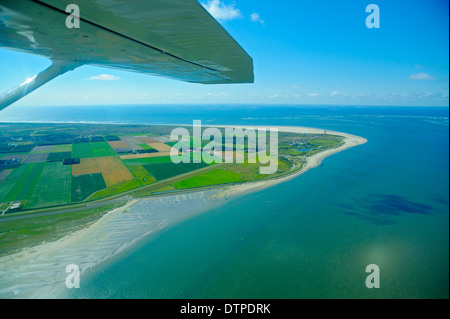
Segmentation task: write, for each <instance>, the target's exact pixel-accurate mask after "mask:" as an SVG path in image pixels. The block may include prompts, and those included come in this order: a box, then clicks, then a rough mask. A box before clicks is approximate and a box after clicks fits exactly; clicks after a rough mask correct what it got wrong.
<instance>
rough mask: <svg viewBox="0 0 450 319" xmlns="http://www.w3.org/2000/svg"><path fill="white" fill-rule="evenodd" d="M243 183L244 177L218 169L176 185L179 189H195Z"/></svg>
mask: <svg viewBox="0 0 450 319" xmlns="http://www.w3.org/2000/svg"><path fill="white" fill-rule="evenodd" d="M239 181H242V175H241V174H239V173H235V172H230V171H227V170H224V169H217V170H215V171H212V172H207V173H204V174H201V175H198V176H194V177H191V178H188V179H185V180H183V181H180V182H177V183H174V184H173V186H175V188H177V189H186V188H195V187H203V186H211V185H218V184H227V183H234V182H239Z"/></svg>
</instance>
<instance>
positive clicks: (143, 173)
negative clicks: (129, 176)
mask: <svg viewBox="0 0 450 319" xmlns="http://www.w3.org/2000/svg"><path fill="white" fill-rule="evenodd" d="M128 168H129V169H130V171H131V172H132V173H133V175H134V176H136V178H137V179H138V180H139V182H141V184H142V185H150V184H153V183H156V179H155V178H154V177H153V176H152V175H150V173H149V172H148V171H147V170H146V169H145V168H144V167H142V165H132V166H129V167H128Z"/></svg>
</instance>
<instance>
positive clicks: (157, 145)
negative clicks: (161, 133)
mask: <svg viewBox="0 0 450 319" xmlns="http://www.w3.org/2000/svg"><path fill="white" fill-rule="evenodd" d="M147 145H148V146H150V147H152V148H154V149H155V150H157V151H158V152H170V150H171V149H172V146H169V145H166V144H164V143H147Z"/></svg>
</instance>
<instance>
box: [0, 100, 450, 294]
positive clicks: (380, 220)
mask: <svg viewBox="0 0 450 319" xmlns="http://www.w3.org/2000/svg"><path fill="white" fill-rule="evenodd" d="M112 112H113V113H114V112H119V109H116V110H115V111H112ZM121 112H122V113H126V114H129V112H130V111H129V110H126V111H125V110H122V111H121ZM214 112H215V113H214ZM143 113H144V111H143ZM149 113H151V112H149ZM191 113H192V114H193V115H189V114H190V113H189V111H188V110H186V109H185V108H175V107H174V108H173V109H172V114H174V116H173V118H172V120H171V118H170V116H169V115H168V114H169V113H167V114H165V113H164V112H163V111H158V110H154V112H153V115H152V117H150V116H148V117H147V121H148V122H149V123H152V122H153V123H155V122H158V121H159V122H166V123H173V122H179V123H181V122H184V123H192V119H203V120H204V121H207V118H208V117H209V118H210V119H214V120H213V121H210V122H213V123H214V122H216V123H220V124H230V123H235V124H245V123H246V124H249V125H252V124H267V125H299V126H310V127H318V128H323V129H329V130H337V131H342V132H347V133H352V134H356V135H359V136H362V137H365V138H367V139H368V141H369V142H368V143H367V144H365V145H362V146H358V147H355V148H352V149H350V150H346V151H344V152H341V153H339V154H336V155H333V156H331V157H329V158H327V159H325V160H324V162H323V164H324V165H323V166H320V167H317V168H315V169H313V170H310V171H308V172H307V173H305V174H303V175H301V176H299V177H298V178H295V179H293V180H291V181H288V182H286V183H283V184H280V185H277V186H274V187H272V188H269V189H265V190H262V191H259V192H257V193H253V194H250V195H248V196H245V197H240V198H237V199H235V200H232V201H230V202H228V203H227V204H225V205H223V206H221V207H219V208H216V209H213V210H210V211H208V212H206V213H205V214H202V215H200V216H198V217H195V218H193V219H190V220H188V221H186V222H183V223H182V224H179V225H177V226H174V227H172V228H170V229H168V230H166V231H164V232H162V233H160V234H157V235H155V236H151V237H149V238H147V239H145V240H143V241H142V242H140V243H139V244H138V245H137V246H135V247H134V248H132V249H131V250H129V251H127V252H125V253H123V254H121V255H120V256H119V257H118V258H115V259H114V260H113V261H112V262H110V263H107V264H103V265H101V266H99V267H97V268H95V269H94V270H93V271H90V272H88V273H86V274H85V275H84V277H83V278H82V283H81V284H82V288H80V289H78V290H76V291H72V292H71V295H69V296H70V297H75V298H448V296H449V288H448V283H449V196H448V191H449V166H448V165H449V127H448V109H434V108H430V109H425V108H412V109H411V108H404V109H385V108H367V109H366V108H342V109H340V110H339V108H318V109H316V110H314V109H312V108H282V109H280V108H278V109H277V108H274V107H260V108H257V107H252V108H245V107H241V108H238V109H233V108H231V111H230V108H223V107H222V108H221V107H217V108H216V109H215V111H214V110H208V111H207V112H206V113H207V114H206V115H205V114H204V115H200V114H201V113H202V112H201V110H200V108H193V110H192V112H191ZM114 114H116V113H114ZM214 114H215V115H214ZM280 114H283V115H286V116H283V117H279V115H280ZM116 115H117V114H116ZM197 115H198V116H202V117H196V116H197ZM53 116H54V115H53ZM109 116H110V117H111V118H112V117H113V116H112V115H111V114H110V115H109ZM143 117H144V116H143ZM166 117H167V118H166ZM72 118H73V117H72ZM121 118H122V119H124V120H125V121H130V122H133V120H132V118H131V116H130V119H128V118H127V117H126V116H122V117H121ZM136 118H138V117H137V116H136ZM60 119H61V120H64V117H62V116H60ZM173 119H175V120H173ZM0 120H3V119H1V118H0ZM5 120H8V119H7V118H6V119H5ZM51 120H52V121H57V120H58V119H55V118H52V119H51ZM108 121H109V120H108ZM134 121H136V122H138V121H137V120H134ZM139 122H145V119H144V120H142V119H140V120H139ZM208 124H211V123H208ZM180 209H182V208H180ZM369 264H377V265H378V266H379V267H380V274H381V280H380V282H381V287H380V288H379V289H367V288H366V286H365V279H366V276H367V275H368V274H366V273H365V268H366V266H367V265H369Z"/></svg>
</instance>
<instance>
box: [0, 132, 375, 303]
mask: <svg viewBox="0 0 450 319" xmlns="http://www.w3.org/2000/svg"><path fill="white" fill-rule="evenodd" d="M216 127H226V126H216ZM233 127H239V128H257V127H255V126H245V127H240V126H233ZM265 128H266V129H267V128H271V127H265ZM273 128H277V129H278V130H279V131H280V132H291V133H323V130H321V129H314V128H305V127H273ZM327 133H328V134H333V135H339V136H342V137H344V144H343V145H341V146H340V147H339V148H336V149H331V150H326V151H323V152H320V153H318V154H316V155H314V156H311V157H310V158H308V162H307V164H306V165H305V166H304V167H303V168H302V169H301V170H299V171H296V172H295V173H293V174H290V175H286V176H283V177H280V178H274V179H270V180H265V181H258V182H249V183H245V184H242V185H233V186H224V187H223V188H217V189H214V190H199V191H197V192H188V193H182V194H177V193H174V194H167V195H165V196H158V197H149V198H146V199H139V200H132V201H130V202H128V203H127V204H126V205H125V206H123V207H120V208H118V209H114V210H112V211H110V212H108V213H107V214H106V215H104V216H103V217H102V218H100V219H99V220H98V221H97V222H95V223H94V224H92V225H91V226H89V227H87V228H85V229H83V230H80V231H77V232H74V233H72V234H70V235H68V236H66V237H64V238H62V239H60V240H58V241H55V242H49V243H44V244H41V245H39V246H35V247H33V248H30V249H25V250H22V251H20V252H17V253H14V254H12V255H9V256H4V257H1V258H0V298H55V297H56V298H57V297H61V296H64V292H65V291H67V288H65V278H66V276H67V275H68V274H67V273H66V272H65V268H66V266H67V265H69V264H76V265H78V266H79V267H80V269H81V276H83V273H84V272H86V271H88V270H90V269H92V268H93V267H95V266H97V265H99V264H100V263H102V262H105V261H109V260H111V259H112V258H114V257H115V256H118V255H119V254H120V253H122V252H124V251H126V250H127V249H129V248H130V247H132V246H133V245H135V244H136V243H137V242H138V241H139V240H141V239H142V238H144V237H147V236H149V235H151V234H154V233H156V232H158V231H161V230H163V229H167V228H168V227H171V226H173V225H176V224H177V223H180V222H182V221H183V220H186V219H188V218H192V217H193V216H195V215H198V214H201V213H202V212H205V211H207V210H209V209H212V208H214V207H217V206H220V205H222V204H223V203H225V202H226V201H228V200H231V199H232V198H233V197H235V196H242V195H245V194H248V193H250V192H255V191H258V190H261V189H263V188H267V187H270V186H273V185H275V184H279V183H282V182H285V181H287V180H290V179H292V178H295V177H297V176H299V175H300V174H303V173H304V172H306V171H308V170H309V169H311V168H314V167H316V166H318V165H320V164H321V162H322V160H323V159H324V158H326V157H328V156H330V155H332V154H335V153H338V152H341V151H344V150H346V149H349V148H351V147H354V146H357V145H361V144H364V143H366V142H367V140H366V139H364V138H361V137H358V136H354V135H350V134H346V133H340V132H333V131H327Z"/></svg>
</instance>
